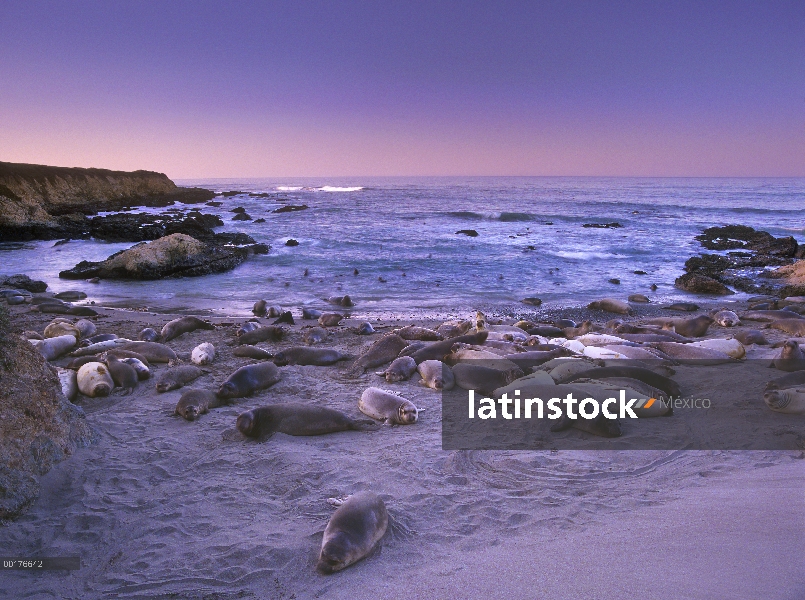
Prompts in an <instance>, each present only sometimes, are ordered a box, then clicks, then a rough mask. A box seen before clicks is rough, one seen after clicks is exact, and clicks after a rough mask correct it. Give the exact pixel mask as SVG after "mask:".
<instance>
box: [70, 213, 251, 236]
mask: <svg viewBox="0 0 805 600" xmlns="http://www.w3.org/2000/svg"><path fill="white" fill-rule="evenodd" d="M223 224H224V222H223V221H222V220H221V219H220V217H217V216H215V215H205V214H202V213H199V212H192V214H189V215H188V216H187V217H184V216H183V215H182V214H180V213H177V214H168V213H165V214H162V215H151V214H116V215H107V216H105V217H93V218H92V219H89V221H87V227H86V230H85V231H84V235H86V236H90V237H94V238H95V239H99V240H104V241H106V242H145V241H151V240H156V239H159V238H161V237H164V236H166V235H171V234H172V233H184V234H185V235H189V236H191V237H194V238H196V239H197V240H201V241H205V242H207V243H215V238H216V234H215V232H214V231H213V229H212V228H213V227H220V226H222V225H223ZM220 235H224V234H220ZM252 241H253V240H252Z"/></svg>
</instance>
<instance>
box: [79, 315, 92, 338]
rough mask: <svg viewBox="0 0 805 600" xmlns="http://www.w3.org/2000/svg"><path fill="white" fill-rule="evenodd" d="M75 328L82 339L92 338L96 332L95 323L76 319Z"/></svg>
mask: <svg viewBox="0 0 805 600" xmlns="http://www.w3.org/2000/svg"><path fill="white" fill-rule="evenodd" d="M75 326H76V328H77V329H78V331H79V332H81V338H82V339H84V338H88V337H92V336H93V335H95V332H96V331H97V328H96V327H95V323H93V322H92V321H88V320H87V319H78V321H76V322H75Z"/></svg>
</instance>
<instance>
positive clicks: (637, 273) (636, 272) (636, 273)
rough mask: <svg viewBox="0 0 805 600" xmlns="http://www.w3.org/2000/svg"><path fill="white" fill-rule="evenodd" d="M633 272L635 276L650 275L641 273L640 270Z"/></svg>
mask: <svg viewBox="0 0 805 600" xmlns="http://www.w3.org/2000/svg"><path fill="white" fill-rule="evenodd" d="M632 272H633V273H634V274H635V275H648V273H646V272H645V271H641V270H639V269H638V270H637V271H632Z"/></svg>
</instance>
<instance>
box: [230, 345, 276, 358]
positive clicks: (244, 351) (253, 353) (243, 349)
mask: <svg viewBox="0 0 805 600" xmlns="http://www.w3.org/2000/svg"><path fill="white" fill-rule="evenodd" d="M232 356H239V357H241V358H256V359H257V360H269V359H271V358H274V355H273V354H271V352H269V351H268V350H263V349H262V348H258V347H257V346H248V345H247V346H238V347H237V348H235V349H234V350H232Z"/></svg>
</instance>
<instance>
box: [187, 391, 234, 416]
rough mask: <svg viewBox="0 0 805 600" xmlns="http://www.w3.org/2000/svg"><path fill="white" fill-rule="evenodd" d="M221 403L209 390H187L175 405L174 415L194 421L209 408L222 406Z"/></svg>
mask: <svg viewBox="0 0 805 600" xmlns="http://www.w3.org/2000/svg"><path fill="white" fill-rule="evenodd" d="M222 405H223V402H222V401H221V400H220V399H219V398H218V396H216V395H215V392H211V391H209V390H187V391H186V392H185V393H183V394H182V397H181V398H180V399H179V402H177V403H176V410H175V414H177V415H179V416H180V417H183V418H185V419H187V420H188V421H195V420H196V419H197V418H198V416H199V415H203V414H204V413H206V412H208V411H209V409H211V408H216V407H218V406H222Z"/></svg>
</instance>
